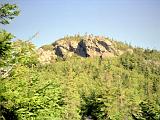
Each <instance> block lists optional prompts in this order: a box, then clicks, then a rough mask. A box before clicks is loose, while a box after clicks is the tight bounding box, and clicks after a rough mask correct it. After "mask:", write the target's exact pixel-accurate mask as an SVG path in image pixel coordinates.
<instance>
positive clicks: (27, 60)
mask: <svg viewBox="0 0 160 120" xmlns="http://www.w3.org/2000/svg"><path fill="white" fill-rule="evenodd" d="M12 48H13V50H12V59H11V62H12V63H14V64H23V65H27V66H30V67H31V66H32V65H35V64H37V63H38V55H37V53H36V49H35V46H34V44H32V43H31V42H29V41H22V40H17V41H15V42H13V45H12Z"/></svg>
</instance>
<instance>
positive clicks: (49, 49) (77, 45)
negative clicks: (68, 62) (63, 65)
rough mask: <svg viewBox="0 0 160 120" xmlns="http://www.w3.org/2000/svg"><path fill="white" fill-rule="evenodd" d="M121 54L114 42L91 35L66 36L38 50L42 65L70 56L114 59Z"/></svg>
mask: <svg viewBox="0 0 160 120" xmlns="http://www.w3.org/2000/svg"><path fill="white" fill-rule="evenodd" d="M121 53H122V51H120V50H118V49H117V48H116V42H115V41H113V40H111V39H109V38H107V37H104V36H93V35H84V36H80V35H75V36H66V37H64V38H61V39H59V40H57V41H55V42H54V43H52V44H51V45H44V46H42V47H40V48H39V49H38V54H39V56H40V57H39V60H40V62H42V63H50V62H52V61H54V60H55V59H57V58H63V59H66V58H68V57H72V56H81V57H101V58H104V57H114V56H117V55H119V54H121Z"/></svg>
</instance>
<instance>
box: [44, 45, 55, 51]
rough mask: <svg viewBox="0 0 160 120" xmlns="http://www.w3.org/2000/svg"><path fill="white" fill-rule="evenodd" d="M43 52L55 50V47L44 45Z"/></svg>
mask: <svg viewBox="0 0 160 120" xmlns="http://www.w3.org/2000/svg"><path fill="white" fill-rule="evenodd" d="M41 48H42V49H43V50H46V51H47V50H53V46H52V45H43V46H42V47H41Z"/></svg>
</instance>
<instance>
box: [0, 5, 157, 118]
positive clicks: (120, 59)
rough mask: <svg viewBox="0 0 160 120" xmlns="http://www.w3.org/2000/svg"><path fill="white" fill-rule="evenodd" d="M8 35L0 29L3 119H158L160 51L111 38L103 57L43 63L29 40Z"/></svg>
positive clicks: (77, 56)
mask: <svg viewBox="0 0 160 120" xmlns="http://www.w3.org/2000/svg"><path fill="white" fill-rule="evenodd" d="M8 7H9V6H8ZM9 8H11V9H12V8H13V9H15V8H16V6H12V7H11V6H10V7H9ZM0 10H1V9H0ZM6 23H9V22H5V21H2V24H6ZM12 38H13V36H12V35H11V34H10V33H8V32H6V31H4V30H1V31H0V83H1V84H0V93H1V96H0V101H1V103H0V106H1V119H2V120H160V52H159V51H157V50H150V49H143V48H136V47H132V46H130V45H127V44H124V43H122V42H117V41H114V40H113V42H112V43H114V46H111V47H110V48H111V51H110V52H108V50H106V56H104V57H102V56H93V57H89V56H86V57H83V56H81V54H80V55H79V54H76V55H72V56H67V57H64V56H63V57H61V56H58V57H56V58H55V59H54V58H53V59H52V62H47V63H42V62H41V61H40V59H39V58H40V54H39V53H38V52H37V49H36V48H35V45H34V44H33V43H31V42H30V41H24V40H17V41H14V42H11V39H12ZM75 39H77V36H71V37H68V39H67V41H69V40H70V41H73V40H75ZM108 39H109V38H108ZM52 45H53V46H55V44H52ZM71 45H72V43H71ZM53 46H51V45H49V46H43V50H46V51H47V50H51V51H52V50H53V49H52V47H53ZM100 50H101V49H100ZM114 51H117V52H118V53H115V52H114ZM77 53H78V52H77ZM107 53H108V54H110V53H113V56H107ZM66 55H67V54H66ZM98 55H100V54H98Z"/></svg>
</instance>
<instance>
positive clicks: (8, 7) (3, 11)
mask: <svg viewBox="0 0 160 120" xmlns="http://www.w3.org/2000/svg"><path fill="white" fill-rule="evenodd" d="M19 13H20V11H19V9H18V7H17V5H16V4H0V23H1V24H9V23H10V20H12V19H14V18H15V16H18V15H19Z"/></svg>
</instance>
